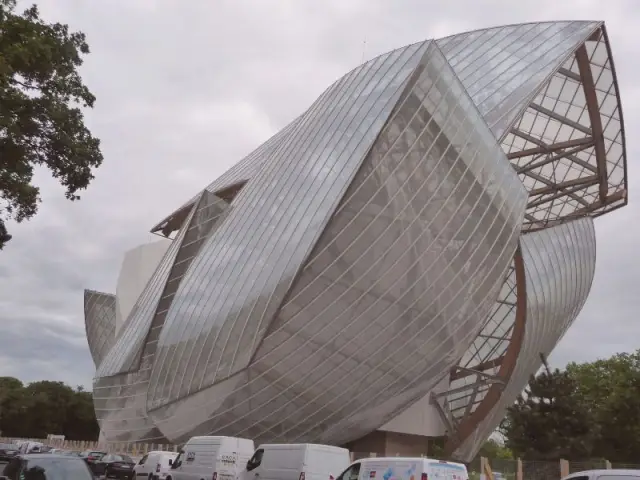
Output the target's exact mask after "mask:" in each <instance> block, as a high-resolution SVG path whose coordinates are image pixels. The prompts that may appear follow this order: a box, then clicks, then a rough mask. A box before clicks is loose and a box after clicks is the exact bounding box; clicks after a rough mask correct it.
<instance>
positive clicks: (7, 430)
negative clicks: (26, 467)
mask: <svg viewBox="0 0 640 480" xmlns="http://www.w3.org/2000/svg"><path fill="white" fill-rule="evenodd" d="M48 434H57V435H64V436H65V437H66V439H67V440H91V441H95V440H98V435H99V434H100V427H99V426H98V422H97V421H96V416H95V412H94V410H93V399H92V396H91V392H85V391H84V389H83V388H82V387H77V388H75V389H73V388H71V387H69V386H68V385H65V384H64V383H62V382H50V381H46V380H45V381H40V382H33V383H29V384H28V385H24V384H23V383H22V382H21V381H20V380H18V379H17V378H13V377H0V435H1V436H3V437H16V438H46V437H47V435H48Z"/></svg>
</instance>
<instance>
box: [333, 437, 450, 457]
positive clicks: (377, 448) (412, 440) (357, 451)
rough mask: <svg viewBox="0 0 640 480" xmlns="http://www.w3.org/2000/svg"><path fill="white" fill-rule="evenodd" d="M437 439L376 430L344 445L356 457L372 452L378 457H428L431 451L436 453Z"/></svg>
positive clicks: (365, 455) (370, 454) (367, 455)
mask: <svg viewBox="0 0 640 480" xmlns="http://www.w3.org/2000/svg"><path fill="white" fill-rule="evenodd" d="M437 440H438V437H426V436H424V435H414V434H411V433H397V432H385V431H382V430H376V431H375V432H372V433H370V434H368V435H365V436H364V437H361V438H359V439H357V440H354V441H353V442H349V443H347V444H346V445H343V446H344V448H347V449H349V450H350V451H351V452H352V453H353V456H354V459H358V458H364V457H369V456H372V454H373V455H375V456H377V457H396V456H400V457H420V456H425V457H426V456H427V455H429V453H430V451H431V453H432V454H434V453H436V452H435V451H433V450H434V448H433V447H434V446H435V444H434V441H437ZM435 450H437V448H436V449H435Z"/></svg>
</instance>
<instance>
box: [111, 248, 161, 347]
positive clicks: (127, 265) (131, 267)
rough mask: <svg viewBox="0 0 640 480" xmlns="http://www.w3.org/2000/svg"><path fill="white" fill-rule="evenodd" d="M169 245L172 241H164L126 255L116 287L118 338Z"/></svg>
mask: <svg viewBox="0 0 640 480" xmlns="http://www.w3.org/2000/svg"><path fill="white" fill-rule="evenodd" d="M169 245H171V240H168V239H162V240H160V241H156V242H152V243H146V244H144V245H140V246H138V247H136V248H133V249H131V250H129V251H128V252H127V253H125V255H124V260H123V261H122V267H121V268H120V275H119V276H118V284H117V286H116V336H117V335H118V331H119V330H120V328H121V327H122V325H123V324H124V322H125V321H126V319H127V317H128V316H129V313H130V312H131V309H133V306H134V305H135V304H136V301H137V300H138V297H139V296H140V294H141V293H142V290H144V287H145V286H146V285H147V283H148V282H149V279H150V278H151V276H152V275H153V273H154V272H155V270H156V267H157V266H158V264H159V263H160V260H162V257H163V256H164V254H165V252H166V251H167V249H168V248H169Z"/></svg>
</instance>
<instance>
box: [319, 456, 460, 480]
mask: <svg viewBox="0 0 640 480" xmlns="http://www.w3.org/2000/svg"><path fill="white" fill-rule="evenodd" d="M376 474H378V476H376ZM306 478H309V477H306ZM318 478H320V477H318ZM371 478H376V479H377V478H398V479H409V478H426V479H433V478H449V479H451V478H453V479H456V480H469V473H468V472H467V467H466V466H465V465H464V464H462V463H455V462H446V461H444V460H434V459H431V458H424V457H419V458H411V457H388V458H385V457H378V458H375V457H374V458H362V459H360V460H356V461H355V462H353V463H352V464H351V465H350V466H349V468H347V469H346V470H345V471H344V472H342V473H341V474H340V475H339V476H338V477H337V479H336V480H369V479H371ZM314 480H315V479H314Z"/></svg>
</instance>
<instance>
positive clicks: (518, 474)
mask: <svg viewBox="0 0 640 480" xmlns="http://www.w3.org/2000/svg"><path fill="white" fill-rule="evenodd" d="M523 477H524V475H523V474H522V460H520V459H519V458H518V459H517V460H516V480H523Z"/></svg>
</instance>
